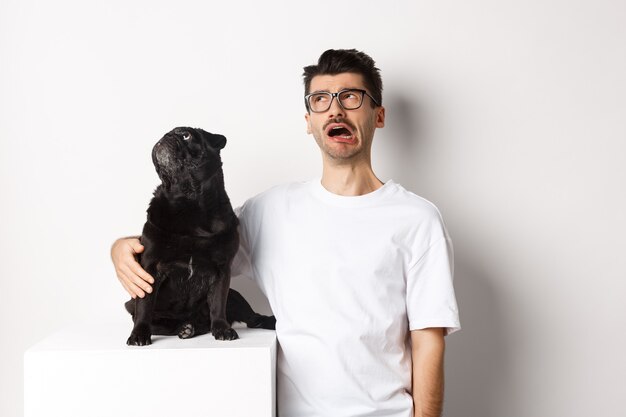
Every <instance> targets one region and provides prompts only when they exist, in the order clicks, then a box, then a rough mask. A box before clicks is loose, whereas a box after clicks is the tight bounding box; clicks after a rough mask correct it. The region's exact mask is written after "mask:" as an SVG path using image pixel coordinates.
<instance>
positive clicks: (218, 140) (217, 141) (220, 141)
mask: <svg viewBox="0 0 626 417" xmlns="http://www.w3.org/2000/svg"><path fill="white" fill-rule="evenodd" d="M196 130H197V131H199V132H200V134H201V135H202V138H203V139H204V140H205V141H206V142H207V143H208V144H209V145H210V146H211V147H212V148H215V149H218V150H219V149H224V146H226V137H225V136H223V135H220V134H217V133H209V132H207V131H205V130H202V129H196Z"/></svg>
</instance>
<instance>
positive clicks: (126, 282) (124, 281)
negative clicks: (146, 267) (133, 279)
mask: <svg viewBox="0 0 626 417" xmlns="http://www.w3.org/2000/svg"><path fill="white" fill-rule="evenodd" d="M117 279H118V281H119V282H120V284H122V287H124V289H125V290H126V292H127V293H128V294H129V295H130V296H131V297H132V298H136V297H137V294H136V293H135V292H134V291H133V290H132V289H131V288H130V285H129V283H130V281H129V279H128V277H127V276H126V275H124V273H122V271H117Z"/></svg>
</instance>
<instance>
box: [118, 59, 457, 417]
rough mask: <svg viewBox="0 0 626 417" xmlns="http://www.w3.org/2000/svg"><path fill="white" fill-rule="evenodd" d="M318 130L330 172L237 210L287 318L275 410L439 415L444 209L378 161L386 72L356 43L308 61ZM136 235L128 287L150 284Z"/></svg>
mask: <svg viewBox="0 0 626 417" xmlns="http://www.w3.org/2000/svg"><path fill="white" fill-rule="evenodd" d="M304 70H305V71H304V83H305V105H306V109H307V113H306V114H305V119H306V124H307V132H308V133H309V134H312V135H313V137H314V138H315V141H316V142H317V144H318V146H319V148H320V150H321V154H322V162H323V170H322V176H321V178H320V179H316V180H313V181H308V182H299V183H291V184H285V185H280V186H277V187H274V188H271V189H269V190H267V191H265V192H264V193H261V194H259V195H257V196H255V197H253V198H251V199H249V200H247V201H246V202H245V203H244V204H243V206H242V207H240V208H239V209H238V210H237V213H238V216H239V219H240V235H241V247H240V250H239V252H238V254H237V256H236V258H235V260H234V261H233V267H232V270H233V276H235V275H244V276H247V277H249V278H251V279H253V280H255V282H257V284H258V285H259V287H260V288H261V290H262V291H263V292H264V294H265V295H266V296H267V298H268V300H269V303H270V306H271V308H272V311H273V313H274V315H275V316H276V320H277V322H276V335H277V338H278V342H279V351H278V362H277V397H278V412H279V415H280V416H281V417H305V416H329V417H330V416H332V417H339V416H350V417H355V416H396V417H409V416H412V415H414V416H417V417H436V416H440V414H441V409H442V403H443V357H444V346H445V342H444V336H445V335H447V334H450V333H452V332H454V331H456V330H459V329H460V324H459V318H458V309H457V304H456V299H455V295H454V288H453V285H452V270H453V267H452V249H451V243H450V239H449V237H448V234H447V231H446V229H445V226H444V223H443V221H442V219H441V216H440V214H439V212H438V210H437V208H436V207H435V206H434V205H433V204H432V203H430V202H428V201H426V200H424V199H422V198H420V197H418V196H416V195H415V194H413V193H411V192H409V191H407V190H405V189H404V188H403V187H401V186H400V185H399V184H396V183H395V182H393V181H391V180H389V181H387V182H386V183H383V182H381V181H380V180H379V179H378V178H377V177H376V175H375V174H374V172H373V170H372V166H371V156H370V155H371V146H372V140H373V137H374V131H375V130H376V128H382V127H383V126H384V123H385V108H384V107H383V106H382V81H381V78H380V74H379V70H378V69H377V68H376V67H375V63H374V61H373V60H372V59H371V58H370V57H369V56H368V55H366V54H364V53H362V52H358V51H356V50H328V51H326V52H324V53H323V54H322V55H321V56H320V58H319V61H318V64H317V65H311V66H308V67H305V69H304ZM142 249H143V248H142V246H141V245H140V244H139V241H138V240H137V239H132V238H131V239H129V238H126V239H120V240H118V241H116V242H115V243H114V245H113V248H112V252H111V255H112V258H113V261H114V264H115V267H116V271H117V274H118V277H119V279H120V281H121V283H122V285H123V286H124V288H126V290H127V291H128V292H129V293H130V294H131V296H133V297H135V296H139V297H143V295H144V292H150V290H151V289H150V286H149V283H152V282H153V279H152V277H150V276H149V275H148V274H147V273H146V272H145V271H143V270H142V269H141V267H140V266H139V265H138V264H137V263H136V262H135V260H134V257H133V255H134V253H136V252H141V251H142Z"/></svg>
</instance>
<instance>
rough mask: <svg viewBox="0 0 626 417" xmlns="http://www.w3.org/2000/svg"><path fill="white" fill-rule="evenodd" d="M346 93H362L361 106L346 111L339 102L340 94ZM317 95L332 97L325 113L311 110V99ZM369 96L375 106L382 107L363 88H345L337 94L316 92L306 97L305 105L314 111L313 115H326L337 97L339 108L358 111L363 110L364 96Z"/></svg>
mask: <svg viewBox="0 0 626 417" xmlns="http://www.w3.org/2000/svg"><path fill="white" fill-rule="evenodd" d="M346 91H358V92H359V93H361V104H359V107H355V108H353V109H346V108H345V107H344V106H343V103H342V102H341V100H339V98H338V97H339V94H341V93H345V92H346ZM315 94H327V95H329V96H330V101H329V102H328V108H327V109H326V110H324V111H315V110H313V109H312V108H311V106H310V105H309V97H311V96H313V95H315ZM364 95H365V96H368V97H369V98H371V99H372V101H373V102H374V104H376V105H377V106H380V104H379V103H378V102H377V101H376V99H375V98H374V97H372V95H371V94H370V93H368V92H367V91H366V90H363V89H362V88H344V89H343V90H340V91H337V92H336V93H331V92H330V91H315V92H313V93H309V94H307V95H306V96H304V105H305V107H306V108H307V110H309V111H312V112H313V113H325V112H327V111H328V110H330V107H331V106H332V105H333V100H334V99H335V97H337V103H339V106H340V107H341V108H342V109H344V110H358V109H360V108H361V106H362V105H363V96H364Z"/></svg>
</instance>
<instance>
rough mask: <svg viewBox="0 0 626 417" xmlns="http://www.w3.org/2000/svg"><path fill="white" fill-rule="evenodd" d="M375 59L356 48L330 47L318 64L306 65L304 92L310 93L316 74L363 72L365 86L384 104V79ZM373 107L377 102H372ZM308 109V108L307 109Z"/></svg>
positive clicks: (375, 98)
mask: <svg viewBox="0 0 626 417" xmlns="http://www.w3.org/2000/svg"><path fill="white" fill-rule="evenodd" d="M375 65H376V63H375V62H374V60H373V59H372V58H371V57H370V56H369V55H367V54H366V53H364V52H360V51H357V50H356V49H329V50H327V51H324V53H323V54H322V55H320V57H319V59H318V60H317V65H309V66H307V67H304V73H303V74H302V76H303V77H304V94H305V95H306V94H309V89H310V88H311V80H312V79H313V77H315V76H316V75H337V74H342V73H344V72H353V73H356V74H361V75H362V76H363V81H364V82H365V88H366V89H367V90H368V92H369V93H370V94H371V95H372V97H374V100H376V101H377V102H378V104H379V105H382V104H383V80H382V79H381V78H380V70H379V69H378V68H376V66H375ZM371 104H372V107H375V106H376V104H375V103H374V102H371ZM307 110H308V109H307Z"/></svg>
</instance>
